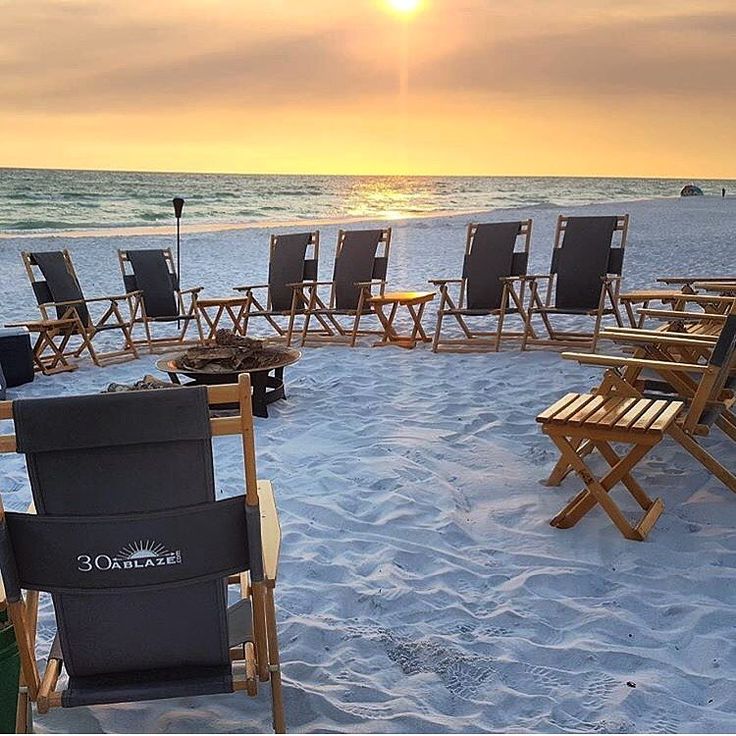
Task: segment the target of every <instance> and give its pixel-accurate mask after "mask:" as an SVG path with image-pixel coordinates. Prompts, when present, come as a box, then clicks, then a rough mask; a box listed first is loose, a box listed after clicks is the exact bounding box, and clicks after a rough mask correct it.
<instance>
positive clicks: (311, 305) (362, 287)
mask: <svg viewBox="0 0 736 736" xmlns="http://www.w3.org/2000/svg"><path fill="white" fill-rule="evenodd" d="M390 248H391V228H390V227H388V228H384V229H382V230H340V231H339V233H338V236H337V248H336V251H335V268H334V272H333V277H332V281H303V282H302V283H299V284H295V285H294V292H295V294H296V299H295V300H294V302H293V305H294V306H293V309H292V315H291V319H292V320H293V319H294V317H295V315H296V312H297V310H299V309H302V310H303V311H304V323H303V326H302V334H301V344H302V345H304V344H305V343H306V341H307V339H308V338H309V337H319V338H320V339H323V340H344V339H347V340H348V341H349V343H350V345H351V347H352V346H353V345H355V340H356V338H357V336H358V335H381V336H382V335H383V330H382V329H381V330H360V320H361V318H362V317H364V316H365V315H368V314H371V313H373V314H375V310H374V309H373V307H372V306H371V304H370V301H369V300H370V297H371V296H372V295H374V294H376V293H377V294H384V292H385V290H386V270H387V268H388V258H389V252H390ZM320 287H329V291H330V295H329V299H328V300H325V299H324V298H323V297H322V296H320V293H319V288H320ZM313 317H314V318H315V319H316V320H317V322H318V323H319V325H320V326H319V327H318V328H317V329H316V330H311V331H310V329H309V325H310V322H311V319H312V318H313ZM339 317H352V324H351V325H350V326H349V327H346V326H344V325H342V324H341V323H340V320H339Z"/></svg>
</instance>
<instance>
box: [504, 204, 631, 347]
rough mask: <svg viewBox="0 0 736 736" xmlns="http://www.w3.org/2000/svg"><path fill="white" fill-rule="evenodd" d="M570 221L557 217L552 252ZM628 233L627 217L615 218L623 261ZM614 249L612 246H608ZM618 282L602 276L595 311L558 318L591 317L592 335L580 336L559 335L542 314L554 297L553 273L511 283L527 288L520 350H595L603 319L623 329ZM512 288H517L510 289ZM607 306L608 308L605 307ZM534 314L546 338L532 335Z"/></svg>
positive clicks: (618, 278)
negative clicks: (535, 347) (609, 318)
mask: <svg viewBox="0 0 736 736" xmlns="http://www.w3.org/2000/svg"><path fill="white" fill-rule="evenodd" d="M569 219H570V218H569V217H568V216H566V215H560V216H559V217H558V218H557V227H556V229H555V242H554V251H558V250H559V249H560V248H562V247H563V240H564V235H565V229H566V228H567V223H568V220H569ZM628 232H629V216H628V215H619V216H618V217H617V222H616V227H615V228H614V233H620V236H619V245H618V246H617V247H618V248H620V250H621V255H622V257H623V255H624V251H625V249H626V242H627V239H628ZM613 247H616V246H612V248H613ZM621 279H622V277H621V276H620V275H618V274H611V273H609V274H606V275H605V276H602V277H601V291H600V298H599V300H598V306H597V308H596V309H593V310H590V312H588V313H587V315H575V314H570V315H565V314H564V313H561V314H562V316H575V317H577V316H589V317H593V318H594V320H595V322H594V326H593V330H592V332H584V331H583V332H580V331H575V330H568V331H560V330H557V329H555V328H554V326H553V325H552V320H551V318H550V317H551V315H550V313H549V312H547V311H545V308H549V307H552V298H553V296H554V294H555V286H556V281H557V274H556V273H549V274H532V275H528V276H523V277H519V278H516V279H514V283H515V284H528V285H529V304H528V306H527V311H526V316H527V319H526V324H525V327H524V337H523V338H522V342H521V349H522V350H526V349H527V348H528V347H529V346H530V345H544V346H548V347H549V346H550V345H554V346H557V347H589V349H590V350H591V351H592V350H595V349H596V346H597V344H598V338H599V335H600V330H601V324H602V320H603V317H604V316H605V315H613V317H614V318H615V319H616V323H617V324H618V325H619V327H623V324H624V323H623V320H622V319H621V312H620V310H619V302H618V295H619V293H620V291H621ZM542 281H544V282H545V284H546V288H545V290H544V296H542V294H541V293H540V282H542ZM514 288H517V287H516V286H514ZM607 305H608V306H607ZM536 314H539V316H540V317H541V318H542V324H543V326H544V329H545V331H546V332H547V337H545V338H538V337H537V336H536V335H535V332H534V328H533V324H532V320H533V318H534V316H535V315H536Z"/></svg>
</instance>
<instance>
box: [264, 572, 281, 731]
mask: <svg viewBox="0 0 736 736" xmlns="http://www.w3.org/2000/svg"><path fill="white" fill-rule="evenodd" d="M266 627H267V629H266V633H267V636H268V661H269V669H270V671H271V703H272V708H273V730H274V731H275V732H276V733H286V717H285V715H284V698H283V693H282V688H281V663H280V657H279V641H278V636H277V632H276V604H275V603H274V597H273V584H271V583H269V584H267V587H266Z"/></svg>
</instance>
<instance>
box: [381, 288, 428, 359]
mask: <svg viewBox="0 0 736 736" xmlns="http://www.w3.org/2000/svg"><path fill="white" fill-rule="evenodd" d="M434 294H435V293H434V292H433V291H387V292H386V293H385V294H378V295H376V296H372V297H371V298H370V300H369V301H370V304H371V306H372V307H373V308H374V309H375V312H376V316H377V317H378V319H379V320H380V322H381V325H382V326H383V337H382V338H381V340H380V341H379V342H377V343H375V344H374V347H383V346H385V345H398V346H399V347H402V348H410V349H411V348H413V347H415V346H416V344H417V342H419V341H421V342H429V340H430V339H429V338H428V337H427V333H426V332H425V331H424V328H423V327H422V315H423V314H424V308H425V307H426V306H427V304H428V303H429V302H431V301H432V299H434ZM389 306H390V307H391V310H390V311H389V313H388V316H387V315H386V313H385V312H384V308H386V307H389ZM399 307H406V309H407V311H408V313H409V316H410V317H411V320H412V330H411V333H410V334H409V335H400V334H399V333H398V332H397V331H396V328H395V327H394V320H395V319H396V315H397V313H398V310H399Z"/></svg>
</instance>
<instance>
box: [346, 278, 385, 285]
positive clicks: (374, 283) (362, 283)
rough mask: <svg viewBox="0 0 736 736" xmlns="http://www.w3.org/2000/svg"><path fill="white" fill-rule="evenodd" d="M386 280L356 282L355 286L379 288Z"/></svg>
mask: <svg viewBox="0 0 736 736" xmlns="http://www.w3.org/2000/svg"><path fill="white" fill-rule="evenodd" d="M385 283H386V280H385V279H373V280H371V281H355V282H354V285H355V286H378V285H379V284H385Z"/></svg>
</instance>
